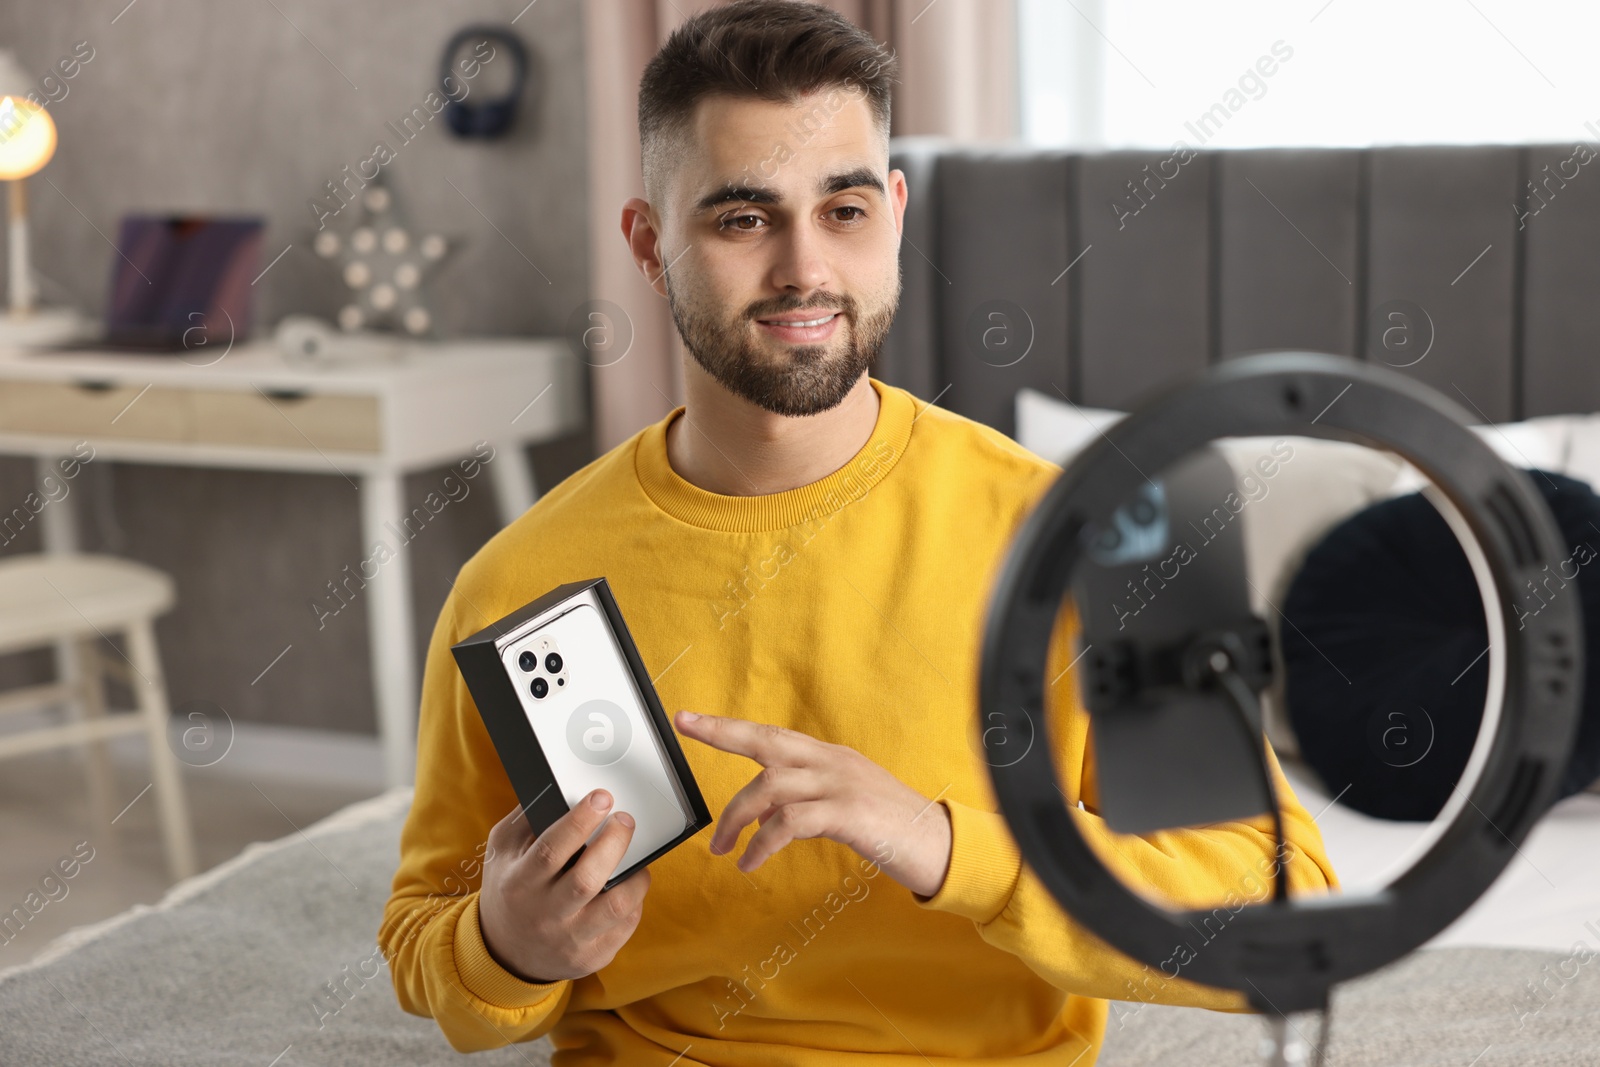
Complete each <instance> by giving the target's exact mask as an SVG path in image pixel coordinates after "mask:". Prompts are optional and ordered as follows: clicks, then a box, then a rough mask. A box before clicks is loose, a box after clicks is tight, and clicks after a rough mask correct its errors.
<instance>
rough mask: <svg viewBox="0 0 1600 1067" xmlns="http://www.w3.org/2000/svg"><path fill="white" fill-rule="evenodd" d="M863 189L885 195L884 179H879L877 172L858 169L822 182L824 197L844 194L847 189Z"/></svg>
mask: <svg viewBox="0 0 1600 1067" xmlns="http://www.w3.org/2000/svg"><path fill="white" fill-rule="evenodd" d="M862 188H865V189H876V190H877V191H878V194H879V195H880V196H881V195H883V193H884V188H883V179H882V178H880V177H878V175H877V172H876V171H873V170H871V169H869V168H867V167H857V168H856V169H855V170H852V171H846V172H845V173H843V174H835V175H833V176H832V177H831V178H826V179H824V180H823V182H822V194H823V195H824V196H831V195H833V194H834V193H842V192H844V191H845V190H846V189H862Z"/></svg>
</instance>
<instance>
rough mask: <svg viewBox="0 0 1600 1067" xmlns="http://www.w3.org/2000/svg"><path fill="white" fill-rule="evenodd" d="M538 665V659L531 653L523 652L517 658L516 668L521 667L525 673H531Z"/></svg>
mask: <svg viewBox="0 0 1600 1067" xmlns="http://www.w3.org/2000/svg"><path fill="white" fill-rule="evenodd" d="M538 665H539V657H538V656H535V655H534V654H533V653H532V652H524V653H523V654H522V655H520V656H518V657H517V666H519V667H521V668H522V669H523V670H525V671H531V670H533V669H534V668H535V667H537V666H538Z"/></svg>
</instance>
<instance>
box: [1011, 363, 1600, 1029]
mask: <svg viewBox="0 0 1600 1067" xmlns="http://www.w3.org/2000/svg"><path fill="white" fill-rule="evenodd" d="M1467 427H1468V416H1467V413H1466V412H1465V410H1464V409H1462V408H1460V407H1459V406H1458V405H1456V404H1455V403H1453V402H1452V401H1450V400H1449V399H1448V398H1446V397H1444V396H1442V395H1441V394H1439V393H1437V392H1436V391H1434V390H1432V389H1430V388H1428V387H1426V386H1424V385H1422V384H1420V383H1418V382H1416V381H1414V380H1412V379H1410V378H1407V377H1405V376H1404V375H1401V374H1399V373H1397V372H1395V371H1392V370H1388V369H1386V368H1382V367H1378V366H1375V365H1372V364H1367V363H1361V362H1358V361H1356V360H1352V359H1349V358H1347V357H1341V356H1331V355H1325V354H1320V353H1310V352H1275V353H1269V354H1265V355H1257V356H1248V357H1243V358H1240V359H1233V360H1229V361H1227V362H1225V363H1222V364H1219V365H1217V366H1215V367H1212V368H1210V369H1209V370H1208V371H1206V372H1205V373H1203V374H1201V375H1199V376H1198V377H1196V378H1195V379H1193V380H1192V381H1190V382H1189V383H1187V384H1185V385H1182V386H1179V387H1176V388H1171V389H1168V390H1166V391H1163V392H1161V393H1159V394H1158V395H1156V396H1155V397H1154V398H1153V399H1151V400H1150V401H1149V402H1148V403H1146V404H1144V405H1142V406H1140V407H1139V408H1138V410H1136V411H1134V412H1132V413H1131V414H1129V415H1127V416H1126V417H1125V418H1123V419H1120V420H1119V421H1117V422H1116V423H1115V424H1113V425H1112V426H1110V427H1108V428H1107V429H1106V430H1105V432H1104V437H1103V439H1102V440H1101V441H1099V442H1097V443H1096V444H1094V445H1093V446H1091V447H1089V448H1086V449H1085V450H1084V451H1083V452H1081V453H1079V454H1078V455H1077V456H1076V457H1075V458H1074V459H1073V460H1072V461H1071V463H1070V464H1069V465H1068V466H1067V467H1066V469H1065V470H1064V471H1063V472H1062V474H1061V476H1060V478H1059V479H1057V481H1056V482H1055V483H1054V484H1053V485H1052V486H1051V488H1050V489H1049V491H1048V492H1047V493H1046V494H1045V496H1044V497H1043V498H1042V500H1041V502H1040V504H1039V505H1038V507H1037V508H1036V509H1035V510H1034V511H1033V512H1032V513H1031V514H1030V515H1029V516H1028V518H1027V519H1026V520H1025V521H1024V523H1023V524H1022V526H1021V528H1020V530H1019V533H1018V535H1017V537H1016V539H1015V541H1014V542H1013V544H1012V547H1011V550H1010V552H1009V553H1008V555H1007V558H1006V560H1005V563H1004V565H1003V567H1002V569H1001V571H1000V575H999V578H998V581H997V584H996V586H995V589H994V592H993V594H992V599H991V601H990V609H989V614H988V618H987V620H986V624H985V628H984V635H983V652H982V664H981V668H980V674H979V690H980V704H981V707H980V709H979V710H980V714H981V716H982V718H981V722H982V723H983V724H985V725H986V726H988V727H990V729H988V730H985V731H984V732H983V736H984V738H985V747H986V749H987V750H988V752H987V755H988V756H990V757H991V759H990V760H989V765H990V775H991V778H992V779H993V781H994V786H995V791H996V794H997V797H998V799H999V802H1000V807H1001V811H1002V814H1004V816H1005V818H1006V820H1007V822H1008V823H1009V824H1010V827H1011V830H1012V833H1013V834H1014V836H1015V837H1016V840H1017V844H1018V846H1019V848H1020V850H1021V852H1022V855H1023V857H1024V858H1025V859H1026V860H1027V862H1028V864H1029V866H1030V867H1032V869H1033V870H1034V871H1035V872H1036V873H1037V874H1038V876H1039V878H1040V880H1041V881H1042V882H1043V883H1044V885H1045V886H1046V887H1047V888H1048V889H1049V890H1050V892H1051V894H1052V895H1053V896H1054V897H1055V898H1056V900H1057V901H1058V902H1059V903H1060V904H1061V906H1062V907H1063V908H1064V909H1065V910H1066V911H1067V913H1068V914H1070V915H1071V916H1072V917H1073V918H1074V919H1076V920H1077V921H1078V922H1080V923H1082V924H1083V925H1084V926H1085V927H1087V928H1088V929H1089V930H1091V931H1092V932H1093V933H1095V934H1096V935H1098V936H1099V937H1100V938H1102V939H1103V940H1105V941H1106V942H1108V943H1109V944H1111V945H1112V946H1114V947H1115V948H1117V949H1119V950H1121V951H1122V952H1123V953H1125V954H1127V955H1128V956H1131V957H1132V958H1133V959H1135V960H1137V961H1140V962H1142V963H1145V964H1148V965H1149V966H1151V967H1160V966H1161V965H1162V963H1163V962H1164V961H1167V960H1169V959H1170V957H1171V954H1172V951H1173V946H1174V945H1175V944H1178V943H1180V942H1182V941H1183V940H1184V939H1185V938H1186V936H1187V935H1189V934H1190V933H1191V932H1192V931H1191V930H1190V927H1189V925H1188V923H1189V920H1191V919H1198V918H1200V917H1202V916H1204V915H1207V914H1209V912H1206V911H1194V912H1186V911H1177V910H1172V909H1167V908H1160V907H1156V906H1154V905H1152V904H1150V903H1149V902H1147V901H1146V900H1145V899H1144V898H1142V897H1141V896H1139V895H1137V894H1136V893H1135V892H1134V891H1133V890H1132V889H1130V888H1129V887H1128V886H1127V885H1125V884H1124V883H1123V882H1122V881H1121V880H1120V879H1119V878H1117V877H1116V876H1115V875H1114V874H1112V873H1111V871H1110V870H1108V869H1107V867H1106V866H1105V865H1104V863H1102V861H1101V860H1100V858H1099V856H1098V854H1097V853H1096V852H1095V850H1094V849H1093V848H1092V847H1091V845H1090V844H1089V842H1088V840H1087V839H1086V838H1085V837H1084V836H1083V834H1082V833H1081V832H1080V831H1079V829H1078V827H1077V825H1076V822H1075V821H1074V819H1073V818H1072V817H1071V816H1069V814H1068V811H1067V808H1066V805H1065V803H1064V802H1063V797H1062V795H1061V793H1060V792H1059V791H1058V789H1057V782H1058V781H1059V780H1060V779H1059V778H1058V777H1057V775H1056V768H1055V763H1054V758H1053V756H1052V755H1051V752H1050V746H1049V745H1034V746H1032V747H1031V749H1030V750H1029V752H1028V754H1027V755H1026V756H1024V757H1023V758H1021V759H1011V757H1010V754H1009V753H1006V754H1005V756H1006V759H1005V760H1002V759H1001V758H1000V757H1001V755H1002V753H1001V752H1000V747H1001V746H1003V745H1004V738H1005V736H1006V735H1008V734H1010V732H1011V730H1013V729H1015V730H1017V731H1022V730H1027V729H1032V728H1033V723H1035V722H1043V721H1044V718H1045V716H1044V709H1045V678H1046V670H1045V669H1046V655H1047V652H1048V649H1049V643H1050V638H1051V633H1052V630H1053V628H1054V622H1055V619H1056V616H1057V614H1058V613H1059V610H1060V606H1061V603H1062V601H1063V599H1064V597H1065V596H1066V595H1067V593H1068V589H1069V583H1070V582H1071V579H1072V575H1073V572H1074V569H1075V567H1076V566H1077V564H1078V562H1079V561H1080V559H1081V558H1082V557H1083V556H1084V555H1085V546H1084V544H1083V542H1084V540H1085V532H1086V530H1092V529H1093V525H1092V522H1091V520H1092V519H1093V518H1094V517H1097V516H1103V515H1108V514H1110V513H1111V511H1112V510H1113V509H1114V508H1116V507H1117V506H1118V505H1119V504H1121V503H1122V502H1123V501H1124V500H1126V499H1127V498H1128V497H1129V496H1130V494H1131V493H1132V492H1133V491H1134V490H1135V489H1136V488H1137V487H1138V484H1139V482H1140V476H1139V475H1138V474H1137V472H1138V471H1145V470H1151V471H1160V470H1164V469H1166V468H1167V467H1168V466H1169V465H1171V464H1173V463H1174V462H1176V461H1178V460H1180V459H1182V458H1183V457H1184V456H1185V455H1186V454H1188V453H1190V452H1191V451H1192V450H1194V449H1196V448H1199V447H1202V446H1204V445H1206V444H1207V443H1209V442H1210V441H1212V440H1214V439H1216V438H1219V437H1232V436H1256V435H1282V434H1288V435H1300V436H1313V437H1321V438H1328V439H1332V440H1343V441H1350V442H1354V443H1357V444H1361V445H1366V446H1368V447H1374V448H1382V449H1389V450H1392V451H1394V452H1397V453H1399V454H1400V455H1401V456H1402V457H1404V458H1405V459H1407V460H1409V461H1410V462H1411V463H1413V464H1414V465H1415V466H1416V467H1418V468H1419V469H1420V470H1421V471H1422V473H1423V474H1424V475H1426V476H1427V477H1428V478H1430V479H1432V481H1433V482H1434V483H1435V485H1436V486H1437V487H1438V490H1439V491H1440V492H1441V493H1442V494H1443V496H1444V498H1445V499H1446V500H1448V502H1449V503H1450V504H1451V505H1453V507H1454V509H1455V510H1456V511H1457V512H1458V513H1459V516H1458V517H1459V519H1460V520H1461V521H1463V522H1464V525H1465V527H1466V529H1467V530H1469V531H1470V533H1471V535H1472V538H1473V539H1475V540H1476V542H1477V544H1478V546H1479V548H1480V549H1481V554H1482V558H1483V561H1484V562H1486V563H1487V565H1488V567H1487V570H1488V574H1489V576H1490V578H1491V579H1492V589H1493V592H1494V593H1495V594H1496V595H1495V597H1494V598H1493V599H1495V600H1497V604H1495V605H1493V606H1492V607H1491V606H1490V605H1489V604H1488V600H1489V598H1487V597H1486V598H1485V606H1486V610H1488V611H1490V612H1491V613H1492V615H1493V614H1494V613H1497V617H1492V618H1491V622H1492V623H1494V624H1496V625H1493V626H1491V632H1495V630H1496V629H1498V632H1499V633H1501V634H1503V635H1504V642H1503V644H1504V648H1503V655H1502V658H1503V662H1504V673H1503V679H1504V684H1503V701H1502V705H1501V713H1500V714H1499V715H1498V716H1497V717H1495V718H1489V717H1486V719H1485V724H1484V730H1485V731H1486V733H1489V732H1492V738H1491V743H1490V744H1489V745H1487V746H1486V747H1485V746H1482V742H1483V740H1484V739H1483V738H1481V737H1480V739H1479V740H1480V747H1481V748H1484V750H1485V751H1486V753H1487V754H1486V758H1484V759H1482V760H1481V761H1477V760H1475V762H1481V773H1480V774H1479V775H1478V776H1477V777H1476V779H1475V780H1473V781H1471V782H1470V785H1469V784H1468V783H1466V782H1463V783H1462V784H1461V785H1460V786H1458V792H1460V791H1465V801H1466V802H1465V803H1462V804H1460V805H1459V806H1458V810H1457V812H1456V814H1455V817H1454V818H1453V820H1452V821H1450V822H1449V824H1448V826H1447V827H1446V828H1445V829H1444V830H1443V831H1442V832H1440V833H1439V834H1437V836H1436V838H1435V840H1434V842H1433V844H1432V847H1431V848H1429V850H1428V851H1427V852H1426V853H1425V854H1424V855H1422V856H1421V857H1420V858H1419V859H1418V860H1417V861H1416V863H1415V864H1414V865H1412V866H1411V867H1410V868H1409V869H1407V870H1406V871H1405V872H1404V873H1402V874H1401V875H1400V876H1399V877H1398V878H1397V879H1396V880H1395V881H1394V882H1392V883H1391V884H1389V885H1387V886H1385V887H1383V888H1381V889H1379V890H1377V891H1375V892H1371V893H1365V894H1362V895H1357V896H1341V897H1330V896H1322V897H1317V898H1308V899H1306V900H1300V901H1296V900H1273V901H1267V902H1263V903H1260V904H1255V905H1251V906H1247V907H1245V908H1244V909H1243V910H1242V911H1240V912H1239V913H1238V914H1237V915H1235V916H1234V917H1233V918H1232V919H1231V920H1230V929H1231V930H1232V931H1233V932H1232V933H1231V934H1230V936H1229V937H1227V938H1220V939H1218V940H1216V941H1213V942H1210V943H1208V944H1207V946H1206V950H1205V951H1204V952H1195V953H1193V954H1192V958H1191V959H1190V960H1189V962H1187V963H1186V964H1185V966H1184V970H1183V976H1184V977H1186V978H1192V979H1193V980H1195V981H1198V982H1201V983H1203V984H1206V985H1211V986H1219V987H1223V988H1228V989H1235V990H1238V991H1240V992H1242V993H1243V994H1245V996H1246V997H1247V998H1248V999H1249V1001H1250V1003H1251V1005H1252V1006H1253V1007H1255V1008H1256V1009H1257V1010H1258V1011H1261V1012H1267V1013H1271V1014H1273V1015H1279V1016H1283V1015H1287V1014H1288V1013H1290V1012H1297V1011H1312V1010H1322V1011H1325V1010H1326V1007H1327V1002H1328V995H1329V992H1330V990H1331V988H1332V987H1333V986H1334V985H1335V984H1336V983H1338V982H1341V981H1345V980H1347V979H1350V978H1354V977H1357V976H1359V975H1362V974H1365V973H1367V972H1370V971H1373V970H1376V969H1377V968H1379V967H1381V966H1383V965H1385V964H1387V963H1389V962H1392V961H1393V960H1396V959H1399V958H1400V957H1401V956H1403V955H1405V954H1406V953H1408V952H1410V951H1411V950H1412V949H1414V948H1416V947H1418V946H1420V945H1421V944H1423V943H1424V942H1425V941H1427V940H1428V939H1430V938H1431V937H1433V936H1434V935H1435V934H1436V933H1438V932H1439V931H1441V930H1443V929H1444V928H1445V927H1446V926H1448V925H1449V924H1450V923H1451V922H1452V921H1454V920H1455V919H1456V918H1457V917H1458V916H1459V915H1461V914H1462V913H1463V912H1464V911H1466V909H1467V908H1468V907H1469V906H1470V905H1471V904H1472V903H1473V902H1474V901H1476V900H1477V899H1478V897H1479V896H1480V895H1481V894H1482V893H1483V892H1484V891H1485V890H1486V889H1488V888H1489V885H1490V884H1491V883H1492V882H1493V881H1494V879H1495V878H1496V877H1497V876H1498V875H1499V874H1500V872H1501V871H1502V870H1503V869H1504V868H1505V866H1506V865H1507V863H1509V862H1510V860H1511V859H1512V857H1513V856H1514V855H1515V854H1516V849H1517V846H1518V844H1519V843H1520V842H1521V841H1522V840H1523V839H1524V838H1525V837H1526V836H1527V833H1528V831H1529V829H1530V828H1531V826H1532V825H1533V823H1534V822H1535V821H1536V820H1537V818H1538V817H1539V816H1540V815H1541V814H1543V812H1544V811H1545V809H1546V807H1547V806H1548V804H1549V803H1550V801H1551V800H1552V799H1553V797H1554V794H1555V790H1556V788H1557V786H1558V780H1559V778H1560V776H1561V773H1562V769H1563V767H1564V766H1565V765H1566V761H1567V758H1568V754H1569V749H1570V747H1571V744H1572V740H1573V737H1574V734H1575V732H1576V729H1577V724H1578V713H1579V702H1580V698H1581V694H1582V687H1583V665H1582V662H1581V649H1582V647H1583V642H1582V629H1581V620H1580V616H1579V610H1578V607H1577V604H1576V600H1575V599H1574V598H1572V597H1568V598H1565V599H1563V598H1556V599H1554V600H1552V601H1550V602H1549V603H1548V604H1546V606H1545V608H1544V610H1542V611H1540V612H1538V613H1537V614H1533V615H1528V616H1525V617H1524V618H1523V619H1521V620H1520V623H1519V620H1518V619H1517V617H1516V615H1515V609H1514V605H1515V602H1516V597H1517V595H1518V592H1519V591H1520V590H1521V589H1522V588H1523V587H1524V583H1525V582H1526V581H1528V580H1529V579H1536V578H1538V577H1539V576H1540V574H1541V570H1540V568H1541V567H1543V566H1545V565H1546V564H1547V563H1549V562H1553V561H1555V560H1559V559H1560V558H1562V556H1563V546H1562V543H1561V538H1560V534H1559V531H1558V529H1557V527H1556V526H1555V523H1554V520H1553V519H1552V518H1551V516H1550V513H1549V510H1548V508H1547V506H1546V505H1545V503H1544V501H1543V499H1542V498H1541V497H1540V495H1539V493H1538V492H1537V491H1536V490H1535V489H1534V488H1533V486H1532V484H1531V483H1530V482H1529V481H1528V479H1527V476H1526V475H1525V474H1523V473H1522V472H1520V471H1517V470H1515V469H1514V468H1512V467H1510V466H1508V465H1507V464H1506V463H1505V462H1503V461H1502V460H1501V459H1500V458H1499V457H1498V456H1497V455H1496V454H1495V453H1494V452H1493V451H1492V450H1491V449H1490V448H1489V447H1488V446H1487V445H1486V444H1484V443H1483V442H1482V441H1481V440H1480V439H1479V438H1478V436H1477V435H1476V434H1474V433H1473V432H1472V431H1471V430H1469V429H1468V428H1467ZM1459 532H1460V531H1459V530H1458V534H1459ZM1480 580H1481V577H1480ZM1199 636H1201V637H1204V636H1205V635H1199ZM1218 662H1221V661H1220V660H1219V661H1218ZM1229 673H1232V672H1229ZM1191 681H1193V679H1191ZM1220 681H1221V682H1223V683H1226V684H1231V687H1232V690H1233V691H1235V692H1237V690H1238V689H1239V684H1238V676H1237V675H1236V674H1235V675H1234V677H1233V678H1232V679H1231V680H1228V679H1222V680H1220ZM1247 695H1249V697H1250V699H1251V700H1253V699H1254V694H1253V693H1249V694H1247ZM1496 697H1497V694H1496V692H1495V691H1494V687H1493V686H1491V691H1490V694H1489V702H1490V704H1491V705H1493V704H1494V703H1495V700H1496ZM1086 703H1087V701H1086ZM1091 714H1092V715H1094V714H1098V713H1096V712H1093V711H1091ZM1256 721H1257V722H1259V718H1257V720H1256ZM996 724H999V725H1000V726H1001V727H1002V729H998V730H996V729H993V727H994V726H995V725H996ZM995 734H998V735H1000V736H999V739H998V740H993V739H992V735H995ZM1263 758H1264V755H1263ZM1007 760H1009V762H1007ZM1279 1032H1280V1033H1281V1028H1280V1030H1279Z"/></svg>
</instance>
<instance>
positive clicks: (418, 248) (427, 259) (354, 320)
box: [311, 171, 451, 337]
mask: <svg viewBox="0 0 1600 1067" xmlns="http://www.w3.org/2000/svg"><path fill="white" fill-rule="evenodd" d="M357 208H359V210H355V209H357ZM346 212H349V213H350V214H351V216H352V217H353V220H354V225H353V226H352V228H350V229H349V230H348V231H347V232H340V230H338V229H335V228H333V227H328V228H326V229H323V230H320V231H318V232H317V234H316V236H315V237H313V238H312V239H311V247H312V248H313V249H314V250H315V251H316V253H317V255H319V256H321V257H322V258H323V259H326V260H328V261H330V262H332V263H334V264H336V265H337V266H338V267H339V270H340V273H341V275H342V276H343V277H344V283H345V285H346V286H348V287H349V289H350V300H349V302H348V303H346V304H345V306H344V307H342V308H340V309H339V326H340V328H341V329H344V330H347V331H355V330H374V329H377V330H381V329H389V330H401V331H404V332H405V333H407V334H410V335H411V336H413V337H425V336H429V335H431V334H432V333H433V325H434V323H433V315H432V313H430V312H429V311H428V306H427V300H426V293H425V292H424V289H423V282H424V280H425V279H426V278H427V277H428V276H429V275H430V274H432V273H433V272H434V271H435V270H436V269H437V268H438V266H439V264H440V263H442V262H443V261H444V258H445V255H446V254H447V253H448V252H449V251H450V250H451V245H450V242H449V241H447V240H446V239H445V238H444V237H442V236H440V235H439V234H436V233H430V234H426V235H420V236H419V235H417V234H415V233H413V232H412V231H411V230H410V229H408V228H407V226H406V224H405V220H404V218H403V216H402V215H401V213H400V211H399V208H398V207H397V205H396V203H395V195H394V193H393V191H391V190H390V189H389V188H388V187H387V186H386V185H385V184H384V183H383V172H382V171H379V172H378V176H377V177H376V178H374V179H373V180H372V181H369V182H368V183H367V185H366V187H365V188H364V189H362V190H361V192H359V193H358V194H356V200H355V202H353V203H351V204H347V205H346V206H345V208H344V210H343V211H341V212H340V214H344V213H346Z"/></svg>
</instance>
